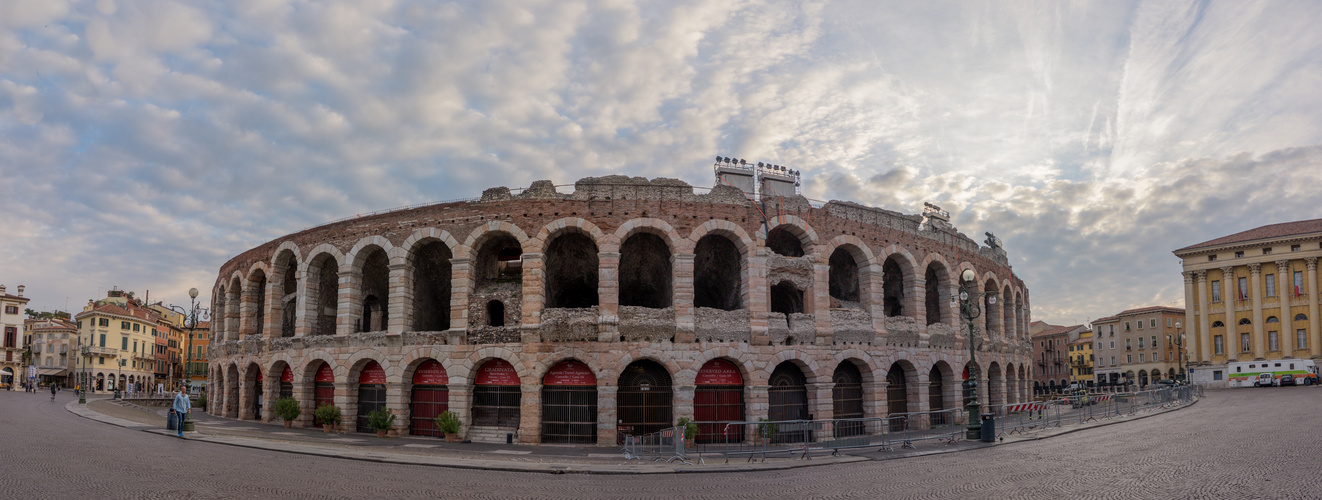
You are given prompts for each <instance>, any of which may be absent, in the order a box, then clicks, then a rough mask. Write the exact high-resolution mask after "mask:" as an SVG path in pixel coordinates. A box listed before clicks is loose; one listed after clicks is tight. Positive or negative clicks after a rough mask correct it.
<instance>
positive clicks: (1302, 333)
mask: <svg viewBox="0 0 1322 500" xmlns="http://www.w3.org/2000/svg"><path fill="white" fill-rule="evenodd" d="M1294 348H1295V349H1307V348H1308V330H1305V329H1303V328H1300V329H1298V330H1295V331H1294Z"/></svg>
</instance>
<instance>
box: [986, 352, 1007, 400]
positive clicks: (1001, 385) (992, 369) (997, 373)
mask: <svg viewBox="0 0 1322 500" xmlns="http://www.w3.org/2000/svg"><path fill="white" fill-rule="evenodd" d="M987 401H988V403H989V404H991V405H992V406H998V405H1003V404H1005V374H1004V373H1002V371H1001V364H1000V363H998V362H996V361H992V362H991V363H988V364H987Z"/></svg>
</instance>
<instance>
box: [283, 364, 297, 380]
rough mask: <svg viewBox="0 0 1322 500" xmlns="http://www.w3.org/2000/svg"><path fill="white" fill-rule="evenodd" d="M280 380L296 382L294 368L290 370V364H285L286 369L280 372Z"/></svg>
mask: <svg viewBox="0 0 1322 500" xmlns="http://www.w3.org/2000/svg"><path fill="white" fill-rule="evenodd" d="M280 381H281V382H289V383H291V384H292V383H294V370H290V369H289V366H288V365H286V366H285V371H284V372H283V373H281V374H280Z"/></svg>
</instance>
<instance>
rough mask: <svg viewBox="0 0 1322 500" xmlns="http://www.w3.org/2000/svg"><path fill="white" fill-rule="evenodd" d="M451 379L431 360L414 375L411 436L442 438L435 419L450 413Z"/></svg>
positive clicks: (410, 405)
mask: <svg viewBox="0 0 1322 500" xmlns="http://www.w3.org/2000/svg"><path fill="white" fill-rule="evenodd" d="M449 384H450V375H449V374H448V373H446V371H445V367H444V366H441V363H439V362H437V361H436V360H434V359H433V360H428V361H425V362H423V363H422V364H421V365H418V369H417V370H414V371H413V392H412V395H411V396H412V397H410V398H409V434H412V435H414V436H432V437H442V436H444V435H445V433H444V432H441V430H440V429H438V428H436V417H438V416H440V414H442V413H445V411H446V410H449V409H450V385H449Z"/></svg>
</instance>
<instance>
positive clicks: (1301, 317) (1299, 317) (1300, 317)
mask: <svg viewBox="0 0 1322 500" xmlns="http://www.w3.org/2000/svg"><path fill="white" fill-rule="evenodd" d="M1294 320H1295V321H1308V316H1307V315H1305V314H1303V313H1300V314H1296V315H1294Z"/></svg>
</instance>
